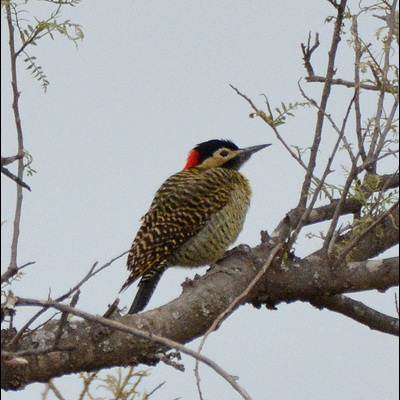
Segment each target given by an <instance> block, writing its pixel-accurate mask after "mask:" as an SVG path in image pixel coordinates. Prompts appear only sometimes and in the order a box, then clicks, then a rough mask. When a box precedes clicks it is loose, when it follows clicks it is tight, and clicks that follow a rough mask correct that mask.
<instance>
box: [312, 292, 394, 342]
mask: <svg viewBox="0 0 400 400" xmlns="http://www.w3.org/2000/svg"><path fill="white" fill-rule="evenodd" d="M310 304H312V305H313V306H315V307H317V308H320V309H322V308H327V309H328V310H331V311H335V312H338V313H340V314H343V315H345V316H347V317H349V318H352V319H354V320H355V321H357V322H360V323H361V324H363V325H366V326H368V327H369V328H371V329H374V330H377V331H379V332H384V333H388V334H390V335H395V336H399V320H398V319H397V318H393V317H390V316H388V315H385V314H382V313H380V312H379V311H376V310H374V309H372V308H370V307H368V306H366V305H365V304H363V303H361V302H360V301H356V300H353V299H350V298H349V297H346V296H343V295H336V296H323V297H318V298H316V299H313V300H310Z"/></svg>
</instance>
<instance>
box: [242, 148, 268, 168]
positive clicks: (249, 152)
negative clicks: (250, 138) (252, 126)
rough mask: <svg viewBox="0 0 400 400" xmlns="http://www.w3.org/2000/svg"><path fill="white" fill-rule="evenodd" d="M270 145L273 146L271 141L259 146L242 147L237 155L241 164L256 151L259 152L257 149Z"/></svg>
mask: <svg viewBox="0 0 400 400" xmlns="http://www.w3.org/2000/svg"><path fill="white" fill-rule="evenodd" d="M268 146H271V143H269V144H259V145H258V146H251V147H245V148H244V149H240V150H239V154H238V155H237V158H238V161H239V165H243V164H244V163H245V162H246V161H247V160H248V159H249V158H250V157H251V156H252V155H253V154H254V153H257V151H260V150H262V149H265V148H266V147H268Z"/></svg>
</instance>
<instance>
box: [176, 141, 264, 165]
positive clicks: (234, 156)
mask: <svg viewBox="0 0 400 400" xmlns="http://www.w3.org/2000/svg"><path fill="white" fill-rule="evenodd" d="M268 146H271V145H270V144H260V145H258V146H251V147H245V148H243V149H239V147H238V146H236V144H235V143H233V142H231V141H230V140H218V139H214V140H209V141H208V142H203V143H200V144H198V145H197V146H196V147H195V148H194V149H193V150H191V151H190V152H189V155H188V158H187V161H186V165H185V168H184V169H189V168H192V167H197V166H199V165H201V166H205V167H210V168H211V167H223V168H229V169H235V170H238V169H239V168H240V167H241V166H242V165H243V164H244V163H245V162H246V161H247V160H248V159H249V158H250V157H251V156H252V155H253V154H254V153H256V152H257V151H259V150H261V149H264V148H265V147H268Z"/></svg>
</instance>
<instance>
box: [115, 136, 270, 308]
mask: <svg viewBox="0 0 400 400" xmlns="http://www.w3.org/2000/svg"><path fill="white" fill-rule="evenodd" d="M268 146H270V144H262V145H259V146H252V147H247V148H243V149H239V147H238V146H236V145H235V144H234V143H233V142H231V141H230V140H217V139H215V140H209V141H207V142H203V143H200V144H198V145H197V146H196V147H195V148H194V149H193V150H191V151H190V152H189V155H188V157H187V161H186V165H185V167H184V169H183V170H182V171H180V172H178V173H176V174H175V175H172V176H171V177H169V178H168V179H167V180H166V181H165V182H164V183H163V184H162V185H161V187H160V188H159V189H158V191H157V192H156V194H155V196H154V199H153V202H152V203H151V206H150V209H149V211H148V212H147V213H146V215H145V216H144V217H143V218H142V224H141V227H140V229H139V231H138V233H137V234H136V237H135V239H134V241H133V243H132V247H131V249H130V251H129V255H128V260H127V268H128V270H129V271H130V275H129V277H128V279H127V280H126V281H125V283H124V284H123V286H122V288H121V291H123V290H125V289H126V288H127V287H128V286H130V285H131V284H132V283H133V282H135V281H136V280H137V279H138V278H139V277H141V279H140V282H139V285H138V291H137V294H136V297H135V299H134V301H133V304H132V306H131V307H130V309H129V311H128V314H134V313H138V312H139V311H142V310H143V309H144V308H145V307H146V305H147V304H148V302H149V300H150V298H151V296H152V294H153V292H154V290H155V288H156V286H157V284H158V282H159V280H160V278H161V276H162V274H163V272H164V271H165V270H166V269H167V268H168V267H170V266H183V267H197V266H201V265H207V264H210V263H215V262H216V261H217V260H219V259H220V258H221V257H222V256H223V255H224V253H225V251H226V250H227V249H228V247H229V246H230V245H231V244H232V243H233V242H234V241H235V240H236V238H237V237H238V235H239V233H240V231H241V230H242V227H243V223H244V219H245V216H246V213H247V210H248V208H249V204H250V195H251V189H250V185H249V182H248V180H247V179H246V178H245V177H244V176H243V175H242V174H241V173H240V172H238V170H239V168H240V167H241V166H242V165H243V164H244V163H245V162H246V161H247V160H248V159H249V158H250V157H251V156H252V155H253V154H254V153H256V152H258V151H259V150H261V149H264V148H265V147H268Z"/></svg>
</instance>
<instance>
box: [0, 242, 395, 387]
mask: <svg viewBox="0 0 400 400" xmlns="http://www.w3.org/2000/svg"><path fill="white" fill-rule="evenodd" d="M270 250H271V246H270V245H268V244H266V243H264V244H262V245H260V246H258V247H257V248H255V249H253V250H250V249H248V248H247V250H246V251H242V252H233V253H232V254H231V255H230V256H228V257H227V258H225V259H224V260H222V261H221V262H220V267H219V268H213V269H212V270H211V271H209V272H208V273H207V274H206V275H205V276H204V277H201V278H198V279H195V280H194V281H192V282H190V283H188V284H186V285H185V287H184V291H183V294H182V295H181V296H180V297H179V298H178V299H176V300H174V301H172V302H171V303H169V304H166V305H165V306H163V307H160V308H158V309H156V310H153V311H149V312H146V313H143V314H138V315H129V316H124V317H122V318H119V319H118V322H121V323H123V324H125V325H127V326H132V327H137V328H139V329H141V330H145V331H149V332H151V333H152V334H154V335H160V336H163V337H166V338H169V339H171V340H174V341H176V342H179V343H186V342H189V341H191V340H193V339H195V338H197V337H199V336H201V335H203V334H204V332H206V331H207V329H208V328H209V327H210V326H211V324H212V323H213V321H214V320H215V319H216V318H217V317H218V316H219V315H220V314H221V313H222V312H223V311H224V310H226V308H227V307H228V306H229V305H230V304H231V303H232V301H233V300H234V299H235V298H236V297H237V296H239V295H240V294H241V293H243V292H244V290H245V289H246V288H247V287H248V285H249V283H250V282H251V281H252V279H254V277H255V276H256V274H257V273H258V271H259V269H260V268H261V267H262V265H264V263H265V259H266V257H267V256H268V252H269V251H270ZM397 284H398V259H397V258H393V259H387V260H383V261H370V262H364V263H350V264H347V265H342V266H340V267H339V268H333V269H332V268H330V266H329V263H328V261H327V260H325V262H324V260H321V259H319V258H315V259H314V260H299V261H297V260H294V261H290V262H287V263H286V264H285V265H284V266H278V267H277V266H272V267H271V268H270V269H268V270H267V272H266V274H265V276H264V277H263V279H262V281H261V282H260V284H259V285H257V287H256V288H255V289H254V290H253V291H252V292H251V293H250V294H249V296H248V298H247V301H252V302H254V303H257V304H261V303H266V304H268V305H270V306H273V305H276V304H277V303H279V302H281V301H296V300H307V299H314V298H316V297H319V296H323V295H326V294H340V293H345V292H353V291H359V290H368V289H373V288H375V289H379V290H385V289H387V288H389V287H392V286H395V285H397ZM221 287H223V288H224V290H221ZM244 301H245V300H244ZM58 328H59V321H50V322H48V323H47V324H45V325H44V326H43V327H42V328H40V329H38V330H37V331H34V332H32V333H31V334H30V335H27V336H25V337H24V338H22V339H21V340H20V342H19V343H20V347H19V348H18V351H26V350H30V349H32V348H36V349H42V350H45V349H49V348H53V344H54V338H55V334H56V332H57V330H58ZM10 334H11V336H12V332H8V331H6V332H5V335H4V338H7V335H9V336H10ZM71 346H72V347H74V348H75V350H73V351H60V352H50V353H47V354H41V355H31V356H28V357H26V359H27V360H28V362H29V363H28V364H26V365H19V366H10V365H4V367H3V368H2V387H3V388H4V389H13V388H21V387H22V386H23V385H26V384H29V383H32V382H37V381H40V382H43V381H47V380H48V379H50V378H52V377H56V376H60V375H62V374H66V373H72V372H78V371H84V370H85V371H91V370H96V369H100V368H107V367H112V366H116V365H134V364H138V363H145V364H149V365H153V364H155V363H157V362H158V360H159V356H158V353H159V352H160V351H164V350H165V347H164V346H160V345H159V344H156V343H152V342H149V341H147V340H143V339H139V338H135V337H132V336H128V335H126V334H124V333H121V332H117V331H115V330H113V329H110V328H106V327H104V326H100V325H99V324H96V323H93V322H88V321H84V322H79V321H74V320H72V321H69V323H68V324H67V325H66V326H65V327H64V333H63V335H62V337H61V338H60V341H59V347H60V348H62V349H69V348H71Z"/></svg>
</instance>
